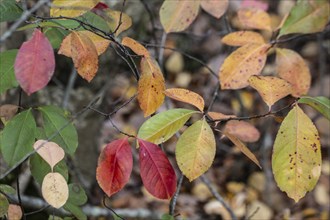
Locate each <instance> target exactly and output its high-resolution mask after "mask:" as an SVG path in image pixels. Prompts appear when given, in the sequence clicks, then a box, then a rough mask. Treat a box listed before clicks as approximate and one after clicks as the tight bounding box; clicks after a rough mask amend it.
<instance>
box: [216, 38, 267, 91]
mask: <svg viewBox="0 0 330 220" xmlns="http://www.w3.org/2000/svg"><path fill="white" fill-rule="evenodd" d="M270 46H271V45H269V44H247V45H244V46H242V47H240V48H238V49H237V50H235V51H234V52H233V53H232V54H230V55H229V56H228V57H227V58H226V59H225V61H224V63H223V64H222V66H221V68H220V71H219V80H220V84H221V89H241V88H244V87H246V86H248V85H249V83H248V79H249V77H250V76H252V75H259V74H260V72H261V70H262V69H263V67H264V66H265V63H266V59H267V51H268V49H269V48H270Z"/></svg>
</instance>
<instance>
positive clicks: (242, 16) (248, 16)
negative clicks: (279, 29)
mask: <svg viewBox="0 0 330 220" xmlns="http://www.w3.org/2000/svg"><path fill="white" fill-rule="evenodd" d="M237 13H238V19H239V21H240V22H241V24H242V25H243V26H245V27H246V28H250V29H260V30H268V31H271V30H272V27H271V20H270V16H269V14H268V13H267V12H265V11H263V10H261V9H257V8H241V9H240V10H239V11H238V12H237Z"/></svg>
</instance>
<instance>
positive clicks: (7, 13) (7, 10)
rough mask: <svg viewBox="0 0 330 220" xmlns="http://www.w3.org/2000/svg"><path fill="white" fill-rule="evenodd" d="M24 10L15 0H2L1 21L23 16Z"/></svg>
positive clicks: (0, 5)
mask: <svg viewBox="0 0 330 220" xmlns="http://www.w3.org/2000/svg"><path fill="white" fill-rule="evenodd" d="M22 12H23V10H22V9H21V8H20V7H19V6H18V5H17V3H16V1H15V0H0V22H3V21H15V20H16V19H18V18H19V17H21V15H22Z"/></svg>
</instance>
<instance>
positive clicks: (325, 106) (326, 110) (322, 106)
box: [298, 96, 330, 120]
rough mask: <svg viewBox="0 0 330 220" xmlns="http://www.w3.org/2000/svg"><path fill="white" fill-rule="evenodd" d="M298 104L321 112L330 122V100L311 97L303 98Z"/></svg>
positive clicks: (321, 97) (322, 97)
mask: <svg viewBox="0 0 330 220" xmlns="http://www.w3.org/2000/svg"><path fill="white" fill-rule="evenodd" d="M298 103H304V104H307V105H309V106H311V107H312V108H314V109H315V110H316V111H318V112H320V113H321V114H322V115H323V116H324V117H326V118H327V119H328V120H330V100H329V98H327V97H324V96H318V97H310V96H303V97H301V98H300V99H299V100H298Z"/></svg>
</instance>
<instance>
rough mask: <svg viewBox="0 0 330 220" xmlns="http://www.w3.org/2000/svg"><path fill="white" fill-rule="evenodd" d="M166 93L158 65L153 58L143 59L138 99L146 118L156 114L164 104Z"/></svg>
mask: <svg viewBox="0 0 330 220" xmlns="http://www.w3.org/2000/svg"><path fill="white" fill-rule="evenodd" d="M164 91H165V80H164V77H163V74H162V72H161V70H160V68H159V66H158V63H157V62H156V61H155V60H154V59H152V58H151V57H145V58H142V60H141V78H140V80H139V85H138V97H137V98H138V101H139V105H140V108H141V109H142V111H143V112H144V117H147V116H149V115H151V114H152V113H154V112H155V111H156V110H157V109H158V107H159V106H161V105H162V104H163V101H164V98H165V95H164Z"/></svg>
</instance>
